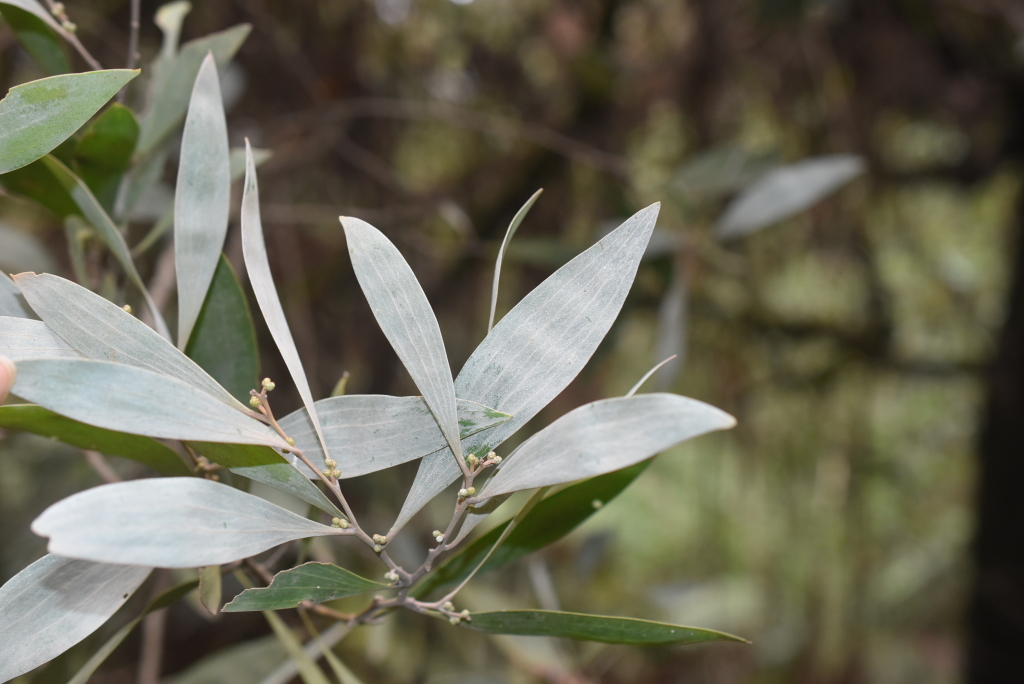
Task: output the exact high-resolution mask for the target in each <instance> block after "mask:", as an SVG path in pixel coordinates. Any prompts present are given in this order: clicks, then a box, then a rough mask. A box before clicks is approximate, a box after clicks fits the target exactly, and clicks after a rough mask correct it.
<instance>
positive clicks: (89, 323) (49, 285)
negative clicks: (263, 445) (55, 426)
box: [15, 273, 252, 415]
mask: <svg viewBox="0 0 1024 684" xmlns="http://www.w3.org/2000/svg"><path fill="white" fill-rule="evenodd" d="M15 279H16V281H17V284H18V287H19V288H21V291H22V292H23V293H24V294H25V297H26V299H27V300H28V302H29V304H30V305H31V306H32V307H33V309H34V310H35V311H36V313H38V314H39V316H40V317H41V318H42V319H43V320H44V321H45V322H46V325H47V326H48V327H49V328H50V329H51V330H53V331H54V332H55V333H57V334H58V335H59V336H60V337H61V338H62V340H63V341H65V342H67V343H68V344H69V345H70V346H71V347H72V348H73V349H74V350H76V351H78V352H79V353H81V354H82V355H84V356H85V357H87V358H90V359H97V360H100V361H113V362H116V363H122V364H125V365H129V366H135V367H137V368H144V369H146V370H151V371H153V372H154V373H160V374H162V375H167V376H170V377H174V378H177V379H179V380H181V381H182V382H186V383H188V384H189V385H191V386H193V387H195V388H196V389H199V390H202V391H203V392H205V393H206V394H208V395H210V396H211V397H215V398H216V399H218V400H219V401H221V402H223V403H224V404H226V405H227V406H230V407H232V408H233V409H235V410H237V411H239V412H241V413H244V414H246V415H252V411H250V410H249V409H248V408H246V406H245V405H243V404H242V403H241V402H239V401H238V400H237V399H235V398H234V397H233V396H231V394H230V393H229V392H228V391H227V390H226V389H224V388H223V387H221V386H220V385H219V384H217V381H216V380H214V379H213V378H211V377H210V376H209V375H208V374H207V373H206V371H205V370H203V369H202V368H200V367H199V366H198V365H196V363H195V362H194V361H192V360H191V359H190V358H188V357H187V356H185V355H184V354H182V353H181V352H180V351H178V350H177V349H176V348H175V347H174V345H172V344H171V343H170V342H168V341H167V340H165V339H164V338H162V337H161V336H160V335H159V334H157V333H156V332H154V331H153V329H152V328H150V327H149V326H147V325H146V324H145V323H143V322H142V321H140V320H139V319H138V318H136V317H135V316H133V315H132V314H130V313H128V312H127V311H125V310H124V309H122V308H121V307H119V306H117V305H116V304H114V303H113V302H110V301H107V300H106V299H104V298H103V297H101V296H99V295H98V294H96V293H94V292H90V291H89V290H87V289H86V288H84V287H82V286H81V285H78V284H77V283H73V282H71V281H70V280H66V279H64V278H60V277H58V276H54V275H49V274H46V273H44V274H42V275H35V274H34V273H22V274H20V275H17V276H15Z"/></svg>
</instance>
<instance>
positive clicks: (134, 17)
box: [121, 0, 142, 95]
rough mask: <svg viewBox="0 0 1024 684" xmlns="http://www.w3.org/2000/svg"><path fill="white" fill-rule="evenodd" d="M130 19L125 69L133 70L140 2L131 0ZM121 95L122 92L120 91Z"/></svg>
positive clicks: (136, 54)
mask: <svg viewBox="0 0 1024 684" xmlns="http://www.w3.org/2000/svg"><path fill="white" fill-rule="evenodd" d="M131 3H132V9H131V19H130V20H129V22H130V23H129V28H130V32H129V34H128V66H126V67H125V68H126V69H134V68H135V63H136V62H137V61H138V59H139V27H140V25H141V21H140V18H139V14H140V5H141V4H142V3H141V0H131ZM121 93H122V95H123V93H124V91H121Z"/></svg>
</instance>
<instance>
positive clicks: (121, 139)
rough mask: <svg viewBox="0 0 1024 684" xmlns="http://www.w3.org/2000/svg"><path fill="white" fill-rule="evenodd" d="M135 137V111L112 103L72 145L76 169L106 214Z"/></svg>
mask: <svg viewBox="0 0 1024 684" xmlns="http://www.w3.org/2000/svg"><path fill="white" fill-rule="evenodd" d="M138 137H139V122H138V121H136V119H135V114H134V113H132V110H130V109H128V108H127V107H125V106H124V105H122V104H120V103H117V102H115V103H114V104H112V105H110V107H108V108H107V110H106V111H105V112H103V114H101V115H100V116H99V117H97V118H96V120H95V121H93V122H92V123H91V124H90V125H89V127H88V128H86V129H85V132H84V133H83V134H82V137H81V139H80V140H79V141H78V144H77V145H76V146H75V155H74V167H75V171H77V172H78V176H79V177H80V178H81V179H82V180H83V181H85V184H86V185H88V186H89V189H90V190H92V193H93V195H95V196H96V199H97V200H98V201H99V203H100V204H101V205H102V206H103V208H104V209H105V210H106V211H107V212H108V213H109V212H111V211H113V210H114V201H115V200H116V199H117V191H118V187H119V186H120V184H121V178H122V177H123V176H124V174H125V172H126V171H127V170H128V168H129V166H130V165H131V159H132V152H134V151H135V141H136V140H138Z"/></svg>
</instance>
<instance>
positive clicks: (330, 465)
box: [324, 458, 338, 468]
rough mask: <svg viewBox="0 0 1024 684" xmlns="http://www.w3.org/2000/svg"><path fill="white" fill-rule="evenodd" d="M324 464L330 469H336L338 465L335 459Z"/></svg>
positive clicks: (327, 460)
mask: <svg viewBox="0 0 1024 684" xmlns="http://www.w3.org/2000/svg"><path fill="white" fill-rule="evenodd" d="M324 463H325V464H326V465H327V467H328V468H334V466H336V465H338V462H337V461H335V460H334V459H333V458H328V459H325V460H324Z"/></svg>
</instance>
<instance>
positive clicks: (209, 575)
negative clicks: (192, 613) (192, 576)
mask: <svg viewBox="0 0 1024 684" xmlns="http://www.w3.org/2000/svg"><path fill="white" fill-rule="evenodd" d="M220 596H221V581H220V566H219V565H207V566H206V567H205V568H199V602H200V603H202V604H203V607H204V608H206V610H208V611H210V614H211V615H216V614H217V613H218V612H220V600H221V599H220Z"/></svg>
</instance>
